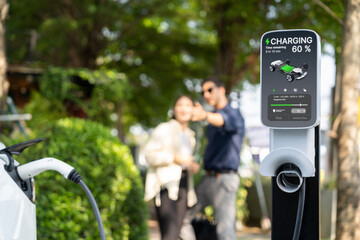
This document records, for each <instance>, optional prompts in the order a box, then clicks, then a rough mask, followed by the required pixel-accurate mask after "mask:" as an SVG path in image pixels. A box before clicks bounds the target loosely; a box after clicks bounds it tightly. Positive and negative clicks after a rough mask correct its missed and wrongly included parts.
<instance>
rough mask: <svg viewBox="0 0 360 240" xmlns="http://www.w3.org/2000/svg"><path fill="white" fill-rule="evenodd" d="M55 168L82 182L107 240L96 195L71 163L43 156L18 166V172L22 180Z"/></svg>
mask: <svg viewBox="0 0 360 240" xmlns="http://www.w3.org/2000/svg"><path fill="white" fill-rule="evenodd" d="M47 170H54V171H57V172H59V173H60V174H61V175H63V176H64V177H65V178H66V179H69V180H71V181H73V182H75V183H78V184H80V186H81V187H82V188H83V189H84V191H85V193H86V195H87V197H88V198H89V200H90V203H91V206H92V208H93V211H94V214H95V217H96V220H97V223H98V226H99V231H100V237H101V240H105V239H106V238H105V231H104V226H103V223H102V220H101V215H100V211H99V208H98V206H97V203H96V201H95V198H94V196H93V195H92V193H91V191H90V189H89V188H88V187H87V185H86V184H85V183H84V182H83V181H82V179H81V176H80V174H79V173H78V172H77V171H76V170H75V169H74V168H73V167H72V166H70V165H68V164H66V163H64V162H63V161H60V160H58V159H56V158H42V159H39V160H36V161H32V162H29V163H26V164H24V165H20V166H19V167H17V173H18V175H19V177H20V178H21V179H22V180H26V179H28V178H32V177H35V176H36V175H38V174H40V173H42V172H44V171H47Z"/></svg>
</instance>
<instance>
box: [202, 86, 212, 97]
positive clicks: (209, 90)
mask: <svg viewBox="0 0 360 240" xmlns="http://www.w3.org/2000/svg"><path fill="white" fill-rule="evenodd" d="M212 90H214V88H213V87H211V88H209V89H207V90H206V91H201V95H202V96H204V95H205V92H208V93H211V92H212Z"/></svg>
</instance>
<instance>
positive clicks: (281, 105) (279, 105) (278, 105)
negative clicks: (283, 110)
mask: <svg viewBox="0 0 360 240" xmlns="http://www.w3.org/2000/svg"><path fill="white" fill-rule="evenodd" d="M270 106H271V107H292V106H294V104H270Z"/></svg>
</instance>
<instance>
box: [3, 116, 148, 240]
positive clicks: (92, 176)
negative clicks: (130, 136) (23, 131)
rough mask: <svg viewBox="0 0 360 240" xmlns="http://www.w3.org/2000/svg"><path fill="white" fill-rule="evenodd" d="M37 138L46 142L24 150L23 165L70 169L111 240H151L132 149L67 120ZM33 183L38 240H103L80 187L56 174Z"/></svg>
mask: <svg viewBox="0 0 360 240" xmlns="http://www.w3.org/2000/svg"><path fill="white" fill-rule="evenodd" d="M34 132H35V134H34V135H35V137H45V138H46V141H45V142H43V143H39V144H37V145H35V146H32V147H30V148H28V149H27V150H25V151H24V153H23V154H22V155H21V156H20V157H17V160H18V161H19V162H21V163H25V161H26V162H28V161H31V160H35V159H39V158H43V157H55V158H57V159H60V160H62V161H64V162H66V163H68V164H70V165H71V166H73V167H74V168H75V169H76V170H77V171H78V172H79V173H80V174H81V176H82V178H83V181H84V182H85V183H86V184H87V185H88V187H89V188H90V190H91V191H92V193H93V195H94V197H95V199H96V200H97V203H98V206H99V209H100V212H101V216H102V219H103V222H104V227H105V233H106V235H107V239H109V240H111V239H134V240H139V239H148V237H147V236H148V235H147V231H148V230H147V208H146V204H145V203H144V201H143V191H144V190H143V185H142V181H141V177H140V174H139V172H138V170H137V168H136V166H135V165H134V163H133V159H132V157H131V154H130V151H129V149H128V148H127V147H126V146H125V145H123V144H121V143H120V142H119V140H118V139H117V138H115V137H112V136H111V135H110V129H108V128H106V127H104V126H102V125H100V124H98V123H94V122H91V121H87V120H81V119H71V118H69V119H60V120H58V121H55V122H52V123H48V124H46V125H42V126H41V128H40V127H38V128H37V129H34ZM3 140H9V139H5V138H4V139H3ZM6 144H7V145H10V144H11V143H10V144H9V143H6ZM35 182H36V198H37V200H36V204H37V223H38V238H39V239H64V240H67V239H87V240H90V239H99V238H100V237H99V233H98V226H97V222H96V219H95V216H94V213H93V211H92V207H91V204H90V202H89V201H88V199H87V197H86V195H85V193H84V191H83V190H82V188H81V187H80V186H79V185H76V184H74V183H73V182H70V181H67V180H65V179H64V178H63V176H61V175H60V174H58V173H55V172H53V171H47V172H44V173H42V174H40V175H38V176H37V177H36V179H35Z"/></svg>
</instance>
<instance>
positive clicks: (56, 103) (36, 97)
mask: <svg viewBox="0 0 360 240" xmlns="http://www.w3.org/2000/svg"><path fill="white" fill-rule="evenodd" d="M129 97H130V92H129V84H128V81H127V78H126V76H125V75H124V74H122V73H118V72H116V71H112V70H94V71H90V70H88V69H73V68H70V69H64V68H49V69H48V70H47V71H45V73H44V74H43V75H42V76H41V79H40V93H33V96H32V99H31V102H30V103H29V104H28V105H27V106H26V108H25V111H26V112H29V113H31V114H32V115H33V120H32V121H30V122H29V126H30V127H32V126H34V127H36V126H37V125H38V124H40V123H42V121H48V120H51V119H58V118H60V117H66V116H76V117H82V118H85V117H86V118H89V119H91V120H93V121H97V122H101V123H102V124H104V125H106V126H109V127H114V126H116V121H113V120H111V119H110V115H111V114H112V113H114V114H117V113H118V111H119V108H120V106H121V105H122V103H123V102H124V101H126V100H127V99H128V98H129ZM119 120H122V119H119Z"/></svg>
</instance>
